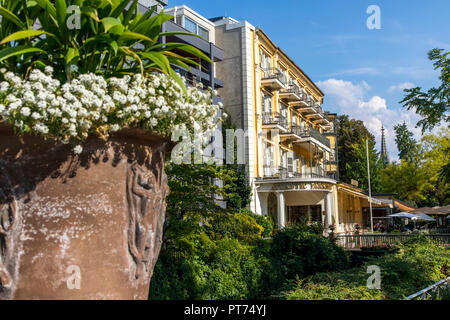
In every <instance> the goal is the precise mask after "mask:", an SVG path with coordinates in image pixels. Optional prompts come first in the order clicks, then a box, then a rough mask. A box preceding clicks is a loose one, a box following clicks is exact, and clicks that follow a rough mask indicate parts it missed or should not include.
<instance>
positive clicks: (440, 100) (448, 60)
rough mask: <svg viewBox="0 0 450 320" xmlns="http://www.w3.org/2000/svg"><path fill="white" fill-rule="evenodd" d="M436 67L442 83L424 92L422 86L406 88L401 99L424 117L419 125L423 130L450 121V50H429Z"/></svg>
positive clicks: (406, 105)
mask: <svg viewBox="0 0 450 320" xmlns="http://www.w3.org/2000/svg"><path fill="white" fill-rule="evenodd" d="M428 58H429V59H430V60H431V61H433V65H434V69H435V70H438V69H440V73H441V74H440V76H439V80H440V81H441V84H440V85H439V86H438V87H433V88H431V89H429V90H428V91H427V92H423V91H422V88H421V87H416V88H412V89H406V90H405V93H406V94H405V97H404V98H403V100H402V101H401V103H403V105H404V107H405V108H407V109H408V110H415V111H416V113H417V114H419V115H420V116H421V117H422V120H420V121H419V122H418V123H417V125H418V126H420V127H422V131H423V132H425V131H426V130H431V129H433V128H434V127H436V126H437V125H439V124H440V123H441V122H446V123H449V122H450V52H444V50H443V49H433V50H431V51H430V52H428Z"/></svg>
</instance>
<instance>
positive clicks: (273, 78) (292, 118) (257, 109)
mask: <svg viewBox="0 0 450 320" xmlns="http://www.w3.org/2000/svg"><path fill="white" fill-rule="evenodd" d="M210 20H211V21H212V22H214V24H215V26H216V28H215V42H216V44H217V45H218V46H219V47H222V48H225V50H224V55H223V60H222V61H221V62H219V63H217V64H216V72H217V75H218V76H219V77H220V78H221V79H222V80H223V81H224V83H225V84H226V85H225V86H224V87H223V88H221V89H219V94H220V96H222V98H223V99H224V102H225V106H226V109H227V111H228V112H229V113H230V114H231V117H232V119H233V121H234V123H235V125H236V127H237V128H241V129H243V130H244V131H245V132H247V135H246V163H247V173H248V177H249V182H250V184H251V187H252V190H253V196H252V203H251V207H250V209H251V210H252V211H254V212H255V213H257V214H260V215H266V216H271V217H272V218H273V219H274V220H275V221H276V223H277V224H278V226H279V227H280V228H282V227H284V226H286V225H287V224H289V223H295V222H299V221H302V220H303V221H308V222H321V223H323V224H324V226H326V227H330V226H331V225H335V226H337V221H338V216H337V212H338V211H337V200H338V199H337V186H336V184H337V181H336V179H337V174H338V170H337V157H336V154H337V153H336V134H335V118H336V115H335V114H329V113H327V112H325V111H324V110H323V109H322V104H323V99H324V94H323V92H322V91H321V90H320V89H319V88H318V87H317V86H316V85H315V84H314V82H313V81H312V80H311V79H310V78H309V77H308V76H307V75H306V74H305V73H304V72H303V71H302V69H301V68H300V67H299V66H298V65H297V64H296V63H295V62H294V61H293V60H292V59H291V58H290V57H289V56H288V55H287V54H286V53H285V52H284V51H283V50H282V49H280V48H279V47H278V46H277V45H276V44H275V43H274V42H273V41H272V40H271V39H270V38H269V37H268V35H267V34H266V33H265V32H264V31H263V30H262V29H260V28H255V27H254V26H253V25H251V24H250V23H248V22H246V21H242V22H239V21H236V20H234V19H232V18H229V17H220V18H214V19H210Z"/></svg>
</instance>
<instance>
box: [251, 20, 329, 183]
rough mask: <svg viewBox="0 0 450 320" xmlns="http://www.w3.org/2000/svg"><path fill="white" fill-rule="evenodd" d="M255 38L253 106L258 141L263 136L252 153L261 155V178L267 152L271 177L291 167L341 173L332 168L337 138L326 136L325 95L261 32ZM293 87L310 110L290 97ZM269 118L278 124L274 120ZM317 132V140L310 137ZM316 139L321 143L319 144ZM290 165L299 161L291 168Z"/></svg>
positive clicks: (316, 172) (297, 170)
mask: <svg viewBox="0 0 450 320" xmlns="http://www.w3.org/2000/svg"><path fill="white" fill-rule="evenodd" d="M255 34H256V39H257V41H254V42H253V43H254V50H253V52H254V64H253V65H254V66H255V67H254V70H253V79H254V83H253V91H254V94H255V101H258V102H259V103H256V104H254V108H255V109H254V115H255V122H254V123H255V128H254V129H255V136H256V137H259V136H261V134H262V135H263V138H262V143H256V144H255V146H254V150H253V151H254V152H255V154H256V155H257V157H256V158H257V161H256V162H255V164H254V166H255V167H254V172H255V173H256V177H260V178H264V176H267V173H268V172H267V170H266V172H265V171H264V167H267V166H269V163H268V162H267V155H268V154H270V155H271V157H273V160H272V159H271V160H270V165H271V166H273V167H274V168H275V170H274V171H275V172H269V174H276V171H277V169H276V168H281V169H288V170H289V172H290V173H291V174H293V175H303V176H305V175H316V176H327V172H328V170H331V171H332V172H333V171H337V166H335V167H331V166H330V165H329V164H328V162H329V161H330V158H331V153H332V149H333V148H334V147H335V143H336V139H335V138H334V137H329V136H326V135H325V133H326V132H329V131H330V130H331V129H332V128H333V123H332V121H333V120H331V119H330V118H329V116H328V115H327V114H325V113H324V112H323V110H322V109H321V105H322V102H323V98H324V94H323V92H322V91H321V90H320V89H319V88H318V87H317V86H316V85H315V84H314V83H313V82H312V81H311V80H310V79H309V78H308V76H307V75H306V74H305V73H304V72H303V71H302V70H301V69H300V68H299V67H298V66H297V65H296V64H295V63H294V62H293V61H292V60H291V59H290V58H289V57H288V56H287V55H286V54H285V53H284V52H283V51H282V50H280V49H279V48H278V47H277V46H276V45H275V44H274V43H273V42H272V41H271V40H270V39H269V37H268V36H267V35H266V34H265V33H264V32H263V31H262V30H260V29H257V30H256V31H254V33H253V37H255ZM271 77H272V80H273V77H276V78H277V80H279V82H280V87H276V86H277V85H278V84H277V85H275V86H272V85H271V79H270V78H271ZM273 81H276V80H273ZM282 84H284V85H282ZM290 89H294V90H293V91H294V92H296V91H298V93H299V97H298V98H301V99H310V100H309V101H308V104H309V106H310V107H308V106H307V105H306V104H304V105H302V104H300V105H299V100H298V101H296V100H295V98H296V97H295V95H294V94H293V95H292V99H285V97H286V96H287V95H288V94H287V92H288V91H289V90H290ZM268 105H269V106H268ZM270 117H272V119H273V120H274V121H269V120H270V119H269V118H270ZM280 118H281V119H280ZM293 127H296V128H297V129H298V133H299V134H297V135H295V134H292V133H293V130H292V128H293ZM272 130H278V134H271V132H272ZM312 131H314V136H311V134H310V132H312ZM317 137H321V140H320V141H317V140H316V138H317ZM324 139H328V141H326V140H324ZM324 141H325V143H324ZM261 147H262V148H261ZM266 148H272V149H273V150H271V151H269V152H267V151H265V150H264V149H266ZM260 149H262V150H260ZM287 157H289V159H287ZM291 157H293V158H294V160H291V159H290V158H291ZM264 161H266V162H264ZM291 161H294V162H295V163H293V164H292V165H291V163H290V162H291ZM288 162H289V164H288ZM288 165H289V168H287V166H288Z"/></svg>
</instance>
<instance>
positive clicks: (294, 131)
mask: <svg viewBox="0 0 450 320" xmlns="http://www.w3.org/2000/svg"><path fill="white" fill-rule="evenodd" d="M301 133H302V129H301V128H300V127H299V126H298V125H296V124H292V125H291V127H290V130H289V131H287V132H285V133H282V134H281V138H282V141H284V142H287V143H292V142H296V141H300V140H301V139H302V136H301Z"/></svg>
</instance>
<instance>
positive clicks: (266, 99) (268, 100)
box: [262, 91, 272, 113]
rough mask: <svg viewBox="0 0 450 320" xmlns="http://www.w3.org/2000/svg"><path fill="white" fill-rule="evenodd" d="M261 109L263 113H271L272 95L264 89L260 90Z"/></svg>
mask: <svg viewBox="0 0 450 320" xmlns="http://www.w3.org/2000/svg"><path fill="white" fill-rule="evenodd" d="M262 109H263V113H272V97H271V96H270V95H268V94H266V93H264V91H263V92H262Z"/></svg>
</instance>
